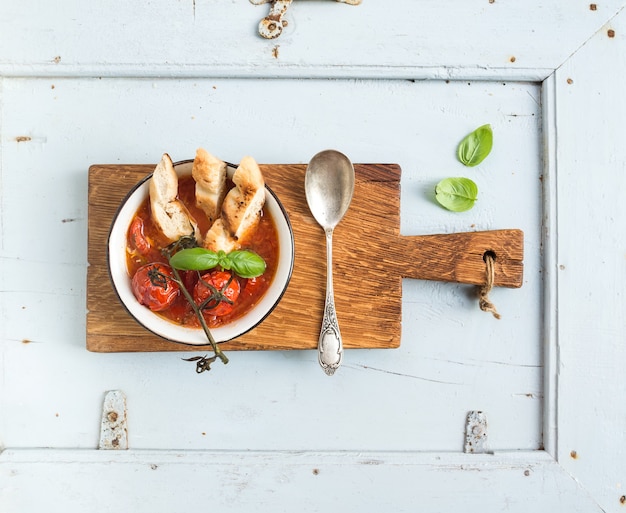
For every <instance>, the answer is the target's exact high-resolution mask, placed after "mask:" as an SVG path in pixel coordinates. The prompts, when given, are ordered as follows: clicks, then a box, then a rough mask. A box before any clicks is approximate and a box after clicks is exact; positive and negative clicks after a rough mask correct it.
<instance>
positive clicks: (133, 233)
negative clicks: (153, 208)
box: [128, 217, 151, 255]
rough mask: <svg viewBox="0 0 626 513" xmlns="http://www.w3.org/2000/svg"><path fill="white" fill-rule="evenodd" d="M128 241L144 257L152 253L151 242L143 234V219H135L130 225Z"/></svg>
mask: <svg viewBox="0 0 626 513" xmlns="http://www.w3.org/2000/svg"><path fill="white" fill-rule="evenodd" d="M128 239H129V241H130V244H131V247H133V248H134V249H136V250H137V251H139V253H141V254H142V255H147V254H148V253H149V252H150V249H151V247H150V242H149V241H148V239H146V236H145V235H144V234H143V219H141V217H135V219H133V222H132V223H130V228H129V229H128Z"/></svg>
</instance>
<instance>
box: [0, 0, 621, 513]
mask: <svg viewBox="0 0 626 513" xmlns="http://www.w3.org/2000/svg"><path fill="white" fill-rule="evenodd" d="M624 3H625V2H623V1H611V2H607V3H603V4H597V6H596V9H595V10H592V9H590V5H589V3H585V2H576V3H571V4H570V3H559V5H554V4H556V3H552V4H546V3H544V2H540V1H530V2H524V3H518V4H515V5H511V4H510V3H506V2H502V1H498V0H496V1H495V2H494V3H489V2H488V1H487V0H485V1H481V2H478V1H460V0H459V1H456V2H449V3H447V9H448V11H446V12H443V7H442V6H441V5H439V4H437V5H435V4H432V5H431V3H430V2H421V1H419V2H416V1H409V0H405V1H399V2H395V3H394V5H395V11H390V8H389V5H388V4H387V3H383V2H375V1H374V0H364V3H363V4H362V5H361V6H358V7H351V6H346V5H342V4H336V3H335V2H321V1H320V2H305V1H299V2H294V5H292V7H291V9H290V14H289V17H288V18H289V21H290V24H289V26H288V30H286V32H285V33H284V34H283V35H282V36H281V37H280V38H279V39H277V40H274V41H272V42H268V41H264V40H262V39H260V38H259V37H258V36H257V35H256V32H255V30H256V24H257V23H258V20H259V19H261V18H262V17H263V16H264V15H265V10H264V8H263V7H255V6H253V5H252V4H249V3H248V2H243V1H242V2H236V3H235V2H226V1H215V2H202V1H200V0H195V1H193V2H192V1H189V2H182V1H179V2H162V1H159V2H151V3H149V4H147V5H146V4H143V5H139V4H137V5H135V4H128V5H127V4H125V3H121V2H102V3H100V4H99V5H98V6H94V5H86V4H77V3H73V2H69V1H68V2H57V3H56V5H54V6H53V5H48V4H43V5H39V3H36V2H20V3H19V4H18V3H13V2H11V3H9V2H8V1H6V0H5V1H2V2H0V5H1V6H2V12H3V15H2V16H0V18H1V19H0V76H1V78H0V145H1V146H0V150H1V155H0V166H1V167H0V172H1V175H0V180H1V181H0V192H1V196H0V200H1V203H0V216H1V217H0V236H1V238H0V262H1V267H0V340H1V343H2V346H1V352H0V362H1V364H2V366H1V368H2V380H1V381H0V383H1V384H0V387H1V388H0V408H1V410H0V414H1V415H0V443H1V444H2V445H3V446H4V447H5V448H6V449H5V450H4V451H3V452H2V453H1V454H0V505H1V506H2V507H1V508H0V510H3V511H4V510H6V511H19V512H23V511H24V512H25V511H33V510H36V509H41V508H42V507H44V506H47V505H50V504H55V505H56V506H58V510H64V511H85V510H89V511H109V510H110V508H109V503H108V502H107V498H110V490H112V489H115V490H118V491H119V494H118V499H119V500H120V501H122V502H123V503H125V506H126V509H128V510H134V511H144V510H145V511H148V510H149V511H189V509H191V508H192V507H195V506H197V504H198V498H199V497H200V498H201V501H202V503H203V504H207V505H211V501H215V505H219V507H220V510H224V511H246V510H249V509H250V507H251V505H254V506H253V507H255V508H257V509H258V508H259V507H261V508H263V509H269V508H270V507H271V508H272V510H276V509H278V510H281V509H284V510H287V509H290V510H293V509H298V510H304V511H317V510H320V509H329V508H332V509H337V508H336V507H335V506H337V507H341V508H342V509H343V510H347V511H351V510H356V509H357V508H358V509H359V510H360V511H379V510H380V509H383V508H385V509H386V510H396V511H409V510H410V511H414V510H415V508H416V507H417V508H422V509H425V510H429V511H449V510H450V509H452V508H458V506H459V504H462V505H463V506H464V507H465V509H466V510H468V511H478V510H479V509H480V510H482V511H502V510H505V509H507V508H508V510H510V511H529V510H531V509H532V510H534V511H580V512H593V511H621V510H622V509H623V508H624V507H626V506H623V505H622V504H621V502H620V499H621V497H622V496H624V495H626V481H625V479H626V477H625V474H626V470H625V469H626V465H625V464H624V461H626V434H625V433H626V407H625V406H624V401H623V398H624V396H625V394H626V377H625V376H626V373H624V372H623V362H624V361H626V347H625V344H624V342H625V341H624V339H625V336H624V334H625V333H626V326H625V321H624V312H625V310H626V308H625V307H626V304H625V303H626V302H625V300H624V283H625V279H624V278H626V276H625V274H626V269H625V268H626V248H625V246H624V238H623V234H624V232H625V228H626V212H625V211H626V209H624V207H623V205H622V203H621V196H622V194H623V192H622V191H623V190H624V187H625V186H626V183H624V182H625V181H626V179H625V178H624V176H625V175H624V162H625V161H626V149H624V145H623V143H622V139H623V138H622V137H621V135H620V134H621V123H620V122H621V119H623V118H624V115H625V114H626V102H625V100H624V97H623V91H624V90H626V87H625V86H626V64H625V63H624V59H623V55H624V50H625V47H626V42H625V36H624V34H626V18H625V16H626V15H625V14H624V13H623V12H622V9H623V7H624ZM9 4H10V5H9ZM450 13H454V15H451V14H450ZM163 19H167V26H168V27H170V28H171V31H170V33H171V37H165V36H164V35H163V34H164V31H163V30H159V29H158V28H157V27H162V26H163ZM224 20H226V21H224ZM26 27H28V28H29V31H28V35H27V36H26V37H25V36H24V34H26V31H25V28H26ZM610 31H613V32H610ZM57 57H58V58H57ZM511 57H515V59H514V61H512V59H511ZM327 77H328V78H333V79H334V80H327V79H326V78H327ZM310 78H315V80H311V79H310ZM405 78H410V79H422V78H428V79H433V80H427V81H421V80H417V81H409V80H402V79H405ZM447 78H453V79H458V80H452V81H450V82H446V81H445V80H441V79H447ZM479 79H480V80H479ZM485 122H491V123H492V125H493V126H494V130H495V133H496V145H495V147H494V152H493V153H492V155H491V156H490V157H489V158H488V159H487V160H486V161H485V163H484V164H483V165H481V166H480V167H479V168H477V169H473V170H467V169H465V168H463V167H462V166H460V164H458V162H456V161H455V159H454V148H455V145H456V143H457V142H458V140H459V139H460V138H461V137H462V136H463V135H465V133H467V132H468V131H469V130H471V129H473V128H475V127H477V126H478V125H480V124H483V123H485ZM198 145H204V146H206V147H207V148H209V149H211V150H213V151H214V152H216V153H217V154H218V155H220V156H223V158H227V159H229V160H237V159H238V158H240V157H241V156H242V155H243V154H245V153H250V154H253V155H254V156H255V157H257V158H258V160H259V161H261V162H306V161H307V160H308V159H309V158H310V156H311V155H313V154H314V153H315V152H316V151H318V150H320V149H323V148H325V147H330V146H332V147H337V148H338V149H340V150H342V151H344V152H346V153H347V154H348V155H349V156H350V157H351V158H352V159H353V160H354V161H356V162H376V161H378V162H383V161H384V162H390V161H391V162H398V163H399V164H401V166H402V167H403V179H402V211H401V216H402V232H403V233H405V234H409V233H437V232H450V231H459V230H474V229H489V228H509V227H515V228H522V229H523V230H524V231H525V233H526V247H525V250H526V257H525V282H524V285H523V287H522V288H521V289H519V290H507V289H498V290H496V291H494V293H493V299H494V301H495V302H496V305H497V306H498V309H499V311H500V312H501V313H502V314H503V319H502V320H501V321H495V320H494V319H493V318H491V316H489V315H487V314H484V313H482V312H480V311H479V310H478V308H477V306H476V304H475V299H474V298H473V297H472V289H471V288H467V287H463V286H455V285H449V284H448V285H444V284H439V283H427V282H418V281H411V280H406V281H405V283H404V303H403V308H404V317H403V333H404V335H403V340H402V346H401V348H400V349H398V350H392V351H358V350H357V351H348V352H347V353H346V365H345V366H344V368H342V369H341V371H340V373H338V374H337V375H336V376H334V377H333V378H328V377H327V376H325V375H324V374H323V373H321V371H320V370H319V368H317V366H316V362H315V352H314V351H304V352H298V351H295V352H267V353H260V352H258V353H233V354H232V355H231V363H230V364H229V365H228V367H219V366H218V367H216V369H215V372H213V371H212V372H211V375H206V376H205V375H201V376H196V375H195V374H194V373H193V370H192V368H191V367H189V365H187V364H185V363H184V362H181V361H180V359H179V357H180V356H182V354H108V355H103V354H93V353H88V352H87V351H86V350H85V349H84V341H85V339H84V337H85V273H86V264H87V262H86V226H87V218H86V216H87V204H86V198H87V195H86V194H87V168H88V166H89V165H90V164H93V163H115V162H123V163H146V162H155V161H156V160H157V159H158V157H159V156H160V154H161V153H162V152H163V151H169V152H171V153H172V155H173V157H174V158H180V159H182V158H188V157H189V156H190V155H192V154H193V151H194V150H195V148H196V147H197V146H198ZM455 175H465V176H470V177H472V178H474V179H475V180H476V181H477V182H478V184H479V187H480V191H481V196H480V201H479V204H478V205H477V206H476V207H475V209H474V210H472V211H470V212H469V213H466V214H461V215H454V214H450V213H448V212H446V211H444V210H442V209H440V208H439V207H437V206H436V205H435V204H434V203H433V202H432V198H431V197H430V193H429V191H431V190H432V187H433V185H434V184H435V183H436V182H437V181H438V180H439V179H441V178H443V177H445V176H455ZM59 198H60V199H59ZM26 205H30V206H28V207H27V206H26ZM111 389H120V390H123V391H124V392H125V393H126V395H127V397H128V429H129V431H128V442H129V446H130V448H131V450H130V451H124V452H123V453H122V451H115V454H110V453H109V452H108V451H103V452H98V451H96V450H95V448H96V447H97V445H98V436H99V423H100V416H101V407H102V400H103V397H104V394H105V392H106V391H107V390H111ZM474 409H480V410H483V411H485V412H486V413H487V415H488V417H489V445H490V448H491V449H493V450H494V451H495V454H493V455H477V454H467V455H464V454H462V450H463V441H464V427H465V416H466V413H467V411H469V410H474ZM544 447H545V451H544V450H543V448H544ZM120 453H122V454H120ZM574 456H575V457H574ZM316 469H317V472H315V470H316ZM526 473H528V475H525V474H526ZM207 483H217V486H216V488H215V489H216V490H221V495H220V493H216V492H215V491H213V490H212V491H211V492H208V490H210V488H209V487H208V486H207ZM138 488H141V489H142V490H144V491H145V493H144V494H142V495H140V496H137V494H136V490H137V489H138ZM624 500H625V501H626V499H624ZM207 501H208V502H207Z"/></svg>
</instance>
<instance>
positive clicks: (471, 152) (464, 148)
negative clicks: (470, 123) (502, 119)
mask: <svg viewBox="0 0 626 513" xmlns="http://www.w3.org/2000/svg"><path fill="white" fill-rule="evenodd" d="M492 147H493V131H492V130H491V125H483V126H481V127H478V128H477V129H476V130H474V131H473V132H472V133H471V134H468V135H466V136H465V138H464V139H463V140H462V141H461V142H460V143H459V147H458V148H457V156H458V158H459V160H460V161H461V162H462V163H463V164H465V165H466V166H469V167H474V166H477V165H478V164H480V163H481V162H482V161H483V160H485V158H486V157H487V155H489V153H490V152H491V148H492Z"/></svg>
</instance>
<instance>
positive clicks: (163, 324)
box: [107, 160, 294, 345]
mask: <svg viewBox="0 0 626 513" xmlns="http://www.w3.org/2000/svg"><path fill="white" fill-rule="evenodd" d="M192 165H193V161H192V160H185V161H182V162H177V163H175V164H174V168H175V169H176V173H177V174H178V176H181V177H182V176H188V175H190V174H191V168H192ZM234 171H235V169H234V168H232V167H230V166H229V168H228V173H229V176H231V177H232V174H233V173H234ZM151 177H152V175H149V176H147V177H146V178H144V179H143V180H142V181H141V182H139V183H138V184H137V185H136V186H135V187H134V188H133V189H132V190H131V191H130V192H129V193H128V195H127V196H126V198H125V199H124V200H123V202H122V204H121V205H120V208H119V210H118V211H117V214H116V215H115V218H114V219H113V223H112V225H111V230H110V232H109V240H108V248H107V262H108V267H109V275H110V277H111V281H112V283H113V288H114V289H115V292H116V293H117V295H118V297H119V299H120V301H121V302H122V304H123V305H124V307H125V308H126V310H128V312H129V313H130V315H131V316H132V317H134V318H135V320H136V321H137V322H138V323H139V324H141V325H142V326H144V327H145V328H146V329H148V330H150V331H152V332H153V333H155V334H157V335H159V336H161V337H163V338H165V339H167V340H171V341H173V342H180V343H183V344H190V345H207V344H208V341H207V339H206V336H205V334H204V332H203V331H202V329H201V328H198V329H193V328H186V327H183V326H179V325H176V324H174V323H173V322H170V321H168V320H166V319H163V318H162V317H160V316H159V315H157V314H155V313H153V312H152V311H151V310H149V309H148V308H146V307H145V306H143V305H141V304H139V302H138V301H137V300H136V299H135V296H134V295H133V291H132V289H131V278H130V277H129V275H128V270H127V268H126V234H127V232H128V227H129V226H130V223H131V221H132V219H133V216H134V215H135V212H137V209H138V208H139V206H140V205H141V203H142V202H143V200H144V199H145V198H146V197H147V196H148V190H149V182H150V178H151ZM264 208H265V209H266V210H267V211H268V212H269V213H270V215H271V216H272V218H273V219H274V223H275V224H276V230H277V232H278V239H279V253H280V254H279V259H278V266H277V268H276V274H275V275H274V279H273V280H272V283H271V284H270V287H269V289H268V290H267V292H266V293H265V295H264V296H263V297H262V298H261V300H260V301H259V302H258V303H257V304H256V305H255V306H254V307H253V308H252V309H251V310H250V311H249V312H248V313H246V314H245V315H244V316H242V317H240V318H239V319H236V320H234V321H233V322H231V323H229V324H227V325H224V326H221V327H219V328H213V329H211V334H212V335H213V337H214V338H215V341H216V342H226V341H227V340H232V339H234V338H237V337H239V336H241V335H243V334H244V333H246V332H248V331H250V330H251V329H252V328H254V327H255V326H257V325H258V324H259V323H261V322H262V321H263V320H264V319H265V318H266V317H267V316H268V315H269V314H270V313H271V312H272V310H273V309H274V308H275V307H276V305H277V304H278V302H279V301H280V299H281V298H282V296H283V294H284V293H285V290H286V289H287V285H288V284H289V280H290V279H291V273H292V270H293V262H294V241H293V230H292V228H291V223H290V222H289V218H288V216H287V213H286V212H285V209H284V208H283V206H282V205H281V203H280V201H279V200H278V198H277V197H276V195H275V194H274V193H273V192H272V191H271V190H270V189H269V188H268V187H266V189H265V207H264Z"/></svg>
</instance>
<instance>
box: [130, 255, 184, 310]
mask: <svg viewBox="0 0 626 513" xmlns="http://www.w3.org/2000/svg"><path fill="white" fill-rule="evenodd" d="M171 276H172V268H171V267H170V266H169V265H165V264H160V263H152V264H147V265H144V266H142V267H140V268H139V269H137V272H136V273H135V275H134V276H133V279H132V289H133V294H135V297H136V298H137V301H139V303H141V304H142V305H145V306H147V307H148V308H150V310H152V311H153V312H160V311H162V310H165V309H167V308H168V307H169V306H170V305H171V304H172V303H173V302H174V301H175V300H176V298H177V297H178V294H179V293H180V288H179V287H178V284H177V283H176V282H174V281H172V279H171Z"/></svg>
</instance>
